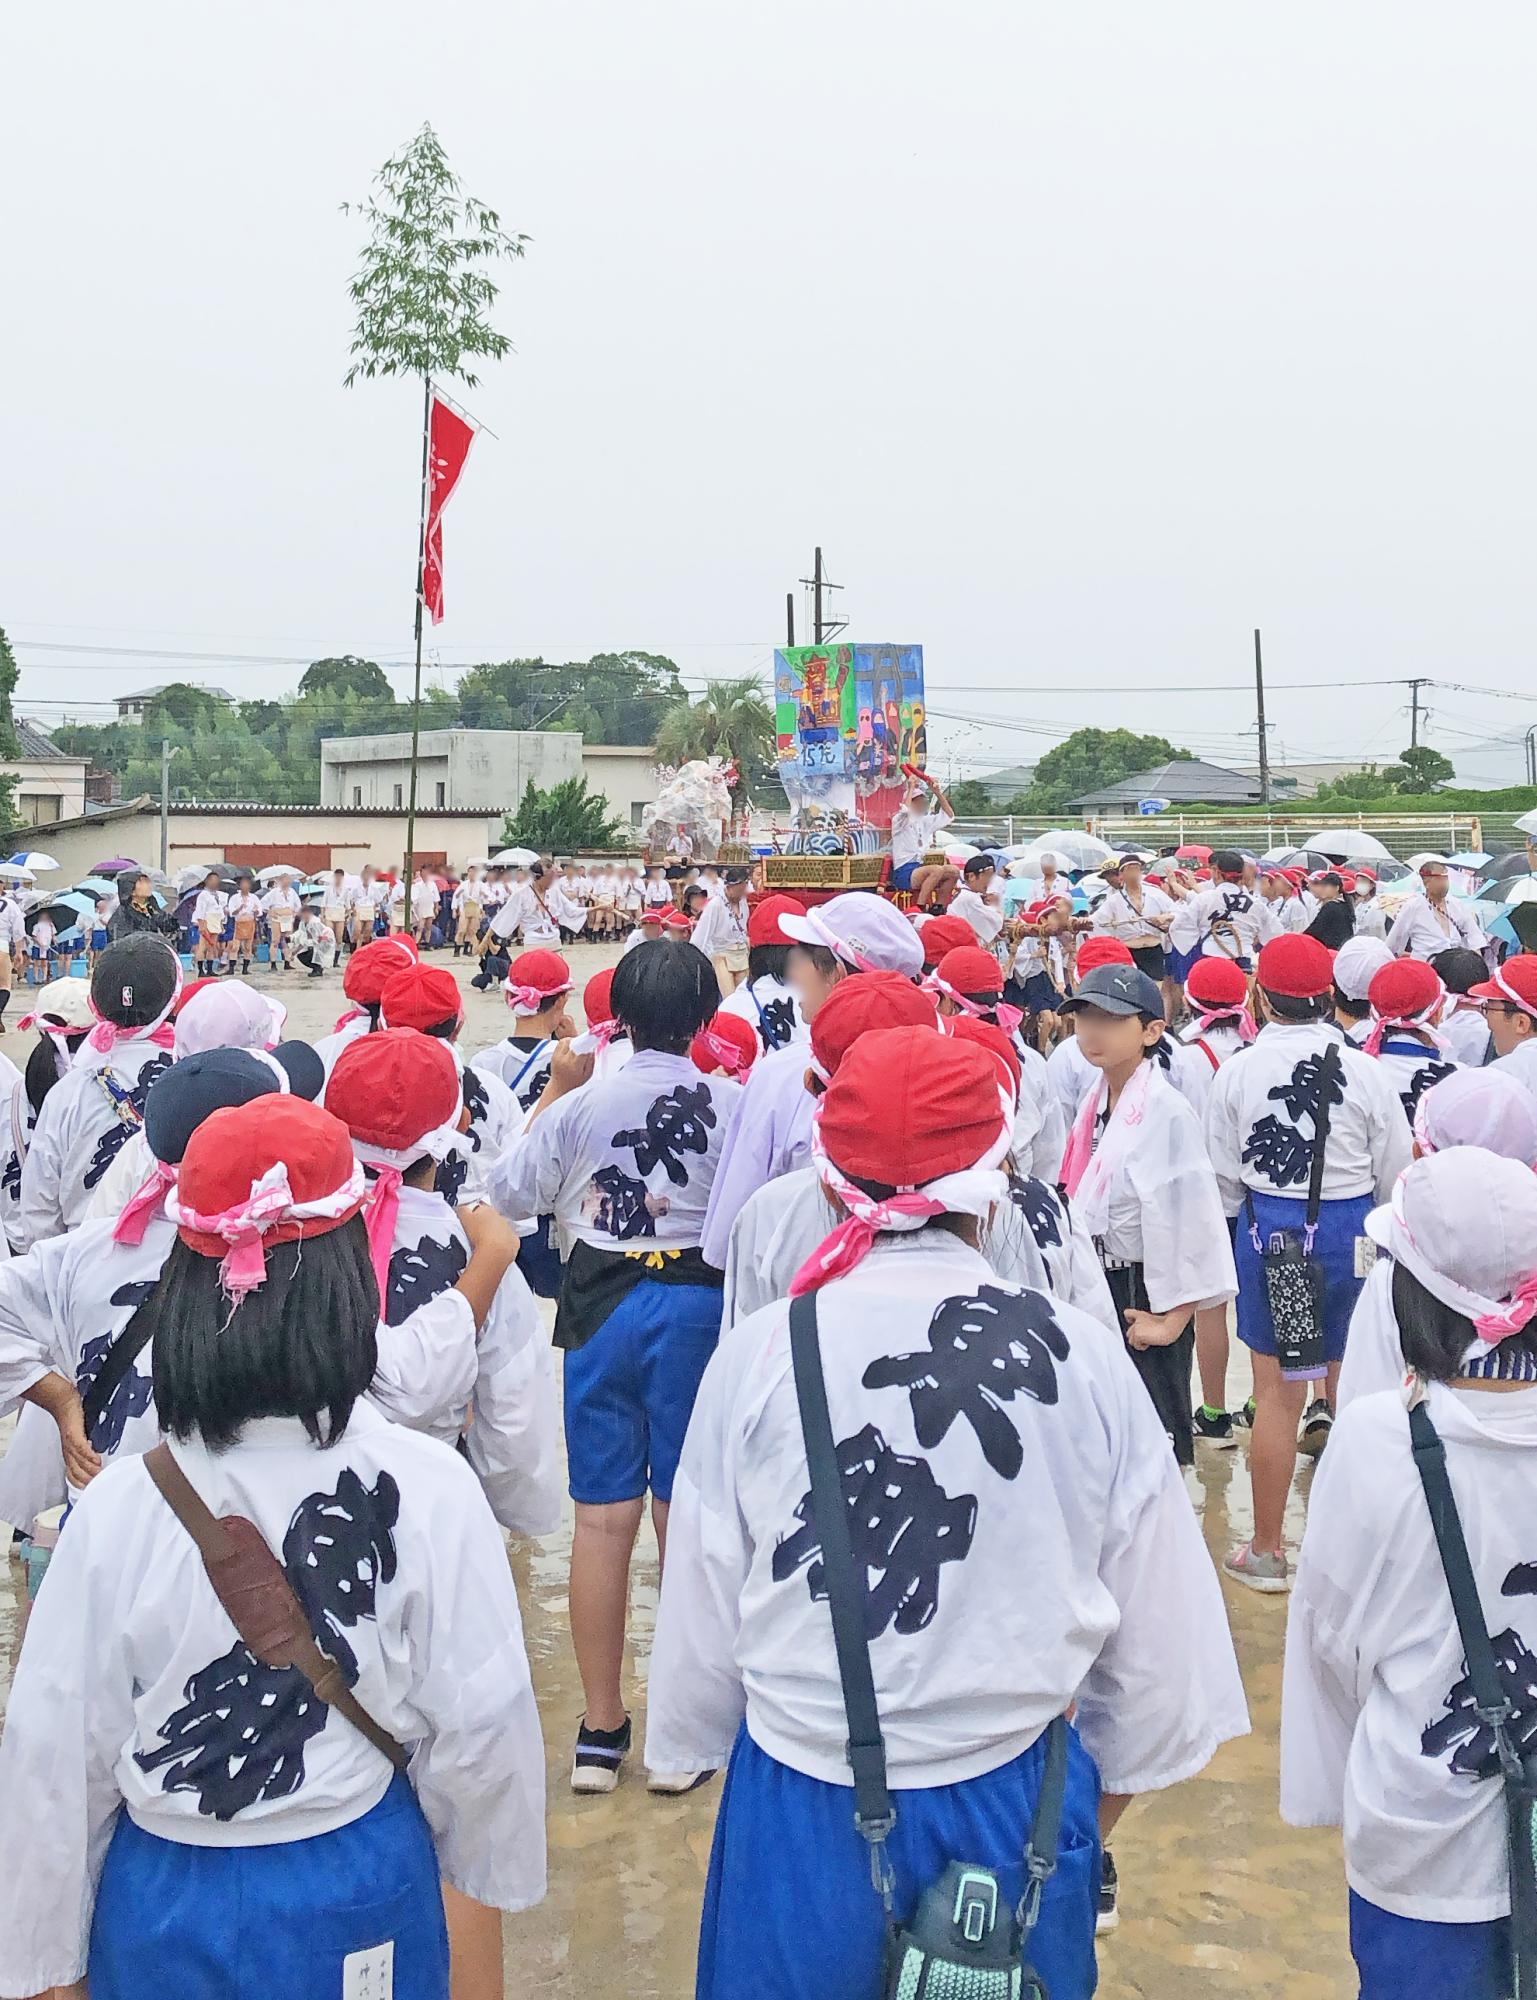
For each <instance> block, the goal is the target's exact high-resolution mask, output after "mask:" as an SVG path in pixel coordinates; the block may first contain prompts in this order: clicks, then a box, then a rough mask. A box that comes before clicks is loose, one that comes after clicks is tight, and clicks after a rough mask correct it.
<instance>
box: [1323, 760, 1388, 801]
mask: <svg viewBox="0 0 1537 2000" xmlns="http://www.w3.org/2000/svg"><path fill="white" fill-rule="evenodd" d="M1315 796H1316V797H1317V798H1318V799H1319V800H1328V799H1391V798H1396V797H1397V796H1398V786H1397V784H1396V783H1395V781H1394V779H1393V777H1392V775H1391V771H1379V770H1378V769H1377V766H1376V765H1375V764H1366V765H1363V766H1362V768H1361V769H1360V770H1359V771H1346V772H1344V773H1343V774H1342V775H1341V776H1340V777H1338V778H1327V779H1325V781H1324V782H1323V783H1322V784H1321V785H1320V786H1319V787H1318V791H1317V793H1316V794H1315Z"/></svg>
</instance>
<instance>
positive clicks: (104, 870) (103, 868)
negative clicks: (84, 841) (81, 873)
mask: <svg viewBox="0 0 1537 2000" xmlns="http://www.w3.org/2000/svg"><path fill="white" fill-rule="evenodd" d="M138 865H139V864H138V862H137V861H125V860H124V859H123V857H122V855H121V854H119V855H118V856H117V857H116V859H115V860H112V861H97V862H94V863H93V864H92V867H91V873H92V874H93V875H122V874H126V872H127V871H128V870H129V869H130V868H137V867H138Z"/></svg>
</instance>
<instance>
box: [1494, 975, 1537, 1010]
mask: <svg viewBox="0 0 1537 2000" xmlns="http://www.w3.org/2000/svg"><path fill="white" fill-rule="evenodd" d="M1494 983H1495V985H1496V986H1498V988H1499V989H1500V991H1501V992H1502V993H1503V994H1504V995H1505V998H1506V999H1507V1000H1513V1001H1514V1002H1515V1004H1516V1005H1517V1006H1518V1007H1519V1008H1520V1009H1521V1012H1522V1013H1523V1014H1532V1015H1537V1007H1534V1006H1533V1005H1532V1003H1531V1001H1530V1000H1528V999H1527V998H1526V996H1525V995H1524V994H1522V993H1518V992H1517V991H1516V989H1515V987H1514V986H1512V985H1511V983H1510V981H1509V980H1508V979H1507V978H1506V977H1505V973H1504V969H1503V968H1502V967H1500V966H1496V967H1495V969H1494Z"/></svg>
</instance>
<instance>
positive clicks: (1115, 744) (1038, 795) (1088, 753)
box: [1022, 729, 1190, 813]
mask: <svg viewBox="0 0 1537 2000" xmlns="http://www.w3.org/2000/svg"><path fill="white" fill-rule="evenodd" d="M1189 756H1190V752H1189V751H1188V750H1179V749H1176V747H1175V746H1174V744H1172V743H1171V742H1169V740H1168V738H1167V737H1164V736H1138V735H1136V734H1135V733H1134V732H1133V731H1132V730H1130V729H1075V730H1074V731H1073V733H1072V735H1071V736H1069V737H1068V738H1067V740H1066V741H1065V742H1063V743H1059V744H1057V746H1056V748H1055V749H1052V750H1048V751H1047V752H1046V755H1045V756H1044V757H1043V758H1042V759H1041V761H1040V763H1039V764H1037V765H1036V767H1035V777H1034V779H1033V781H1032V783H1031V786H1030V789H1029V791H1028V792H1026V793H1025V795H1024V797H1025V804H1024V806H1023V808H1022V810H1023V811H1024V812H1026V813H1042V812H1056V811H1058V810H1060V808H1062V807H1063V806H1065V805H1066V804H1067V802H1068V800H1069V799H1076V798H1078V797H1080V796H1081V795H1082V794H1083V793H1084V792H1092V791H1097V790H1098V789H1099V787H1100V786H1101V785H1113V784H1116V783H1118V782H1119V780H1120V779H1122V778H1129V777H1131V776H1132V775H1133V773H1134V772H1137V771H1147V770H1151V769H1153V768H1154V767H1155V766H1156V765H1159V764H1167V763H1169V762H1171V761H1172V760H1174V759H1176V758H1177V759H1180V760H1184V759H1187V758H1188V757H1189Z"/></svg>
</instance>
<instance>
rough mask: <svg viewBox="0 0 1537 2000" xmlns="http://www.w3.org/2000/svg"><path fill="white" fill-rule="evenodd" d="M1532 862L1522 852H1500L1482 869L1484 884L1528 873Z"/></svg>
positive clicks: (1514, 878) (1507, 880)
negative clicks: (1491, 862)
mask: <svg viewBox="0 0 1537 2000" xmlns="http://www.w3.org/2000/svg"><path fill="white" fill-rule="evenodd" d="M1531 872H1532V864H1531V862H1530V861H1528V860H1527V858H1526V856H1525V855H1524V854H1502V855H1501V856H1500V858H1499V860H1498V861H1496V862H1495V863H1493V865H1492V866H1491V867H1489V868H1486V869H1485V870H1484V878H1483V879H1484V884H1485V886H1486V887H1487V886H1489V885H1490V884H1492V883H1495V882H1509V881H1512V880H1516V879H1519V878H1520V877H1521V876H1523V875H1530V874H1531Z"/></svg>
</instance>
